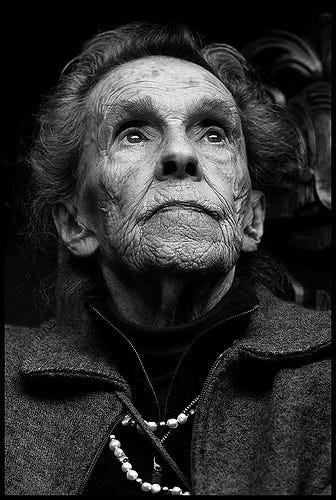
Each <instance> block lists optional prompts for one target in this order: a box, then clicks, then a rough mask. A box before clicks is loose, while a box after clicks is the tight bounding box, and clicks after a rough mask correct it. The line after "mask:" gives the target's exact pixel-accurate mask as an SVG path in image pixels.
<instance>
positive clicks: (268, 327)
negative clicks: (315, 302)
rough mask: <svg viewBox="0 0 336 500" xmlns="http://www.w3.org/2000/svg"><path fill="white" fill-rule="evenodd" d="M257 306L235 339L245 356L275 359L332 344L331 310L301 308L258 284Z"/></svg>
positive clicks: (299, 355) (300, 355) (313, 350)
mask: <svg viewBox="0 0 336 500" xmlns="http://www.w3.org/2000/svg"><path fill="white" fill-rule="evenodd" d="M257 295H258V299H259V309H258V312H257V314H255V315H253V316H252V318H251V322H250V325H249V328H248V331H247V335H246V336H245V337H244V338H243V339H241V340H240V341H238V342H237V347H238V348H239V350H240V351H241V352H244V354H245V356H247V357H253V358H260V359H268V360H272V359H274V360H276V359H284V358H291V359H294V358H302V357H304V356H309V355H311V354H313V353H315V352H318V351H321V350H323V349H325V348H326V347H328V346H330V344H331V333H330V314H329V313H328V312H326V311H315V310H312V309H307V308H303V307H302V306H299V305H297V304H295V303H293V302H288V301H284V300H281V299H279V298H278V297H276V296H274V295H273V294H272V293H271V292H270V291H269V290H268V289H267V288H265V287H263V286H260V287H258V288H257Z"/></svg>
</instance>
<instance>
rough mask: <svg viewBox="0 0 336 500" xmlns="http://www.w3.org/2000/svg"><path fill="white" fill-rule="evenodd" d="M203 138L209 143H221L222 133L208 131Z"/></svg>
mask: <svg viewBox="0 0 336 500" xmlns="http://www.w3.org/2000/svg"><path fill="white" fill-rule="evenodd" d="M205 137H206V138H207V140H208V141H209V142H222V141H223V139H224V132H223V131H219V130H208V131H207V133H206V134H205Z"/></svg>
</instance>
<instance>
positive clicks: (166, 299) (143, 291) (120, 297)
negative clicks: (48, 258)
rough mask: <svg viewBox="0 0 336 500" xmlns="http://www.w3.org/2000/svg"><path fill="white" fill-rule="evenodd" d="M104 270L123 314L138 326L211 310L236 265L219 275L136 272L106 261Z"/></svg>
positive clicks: (176, 321)
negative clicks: (189, 275)
mask: <svg viewBox="0 0 336 500" xmlns="http://www.w3.org/2000/svg"><path fill="white" fill-rule="evenodd" d="M102 272H103V276H104V279H105V283H106V285H107V287H108V290H109V293H110V295H111V298H112V300H113V303H114V305H115V307H116V308H117V310H118V312H119V314H120V315H121V316H123V317H124V318H126V319H127V320H128V321H130V322H131V323H135V324H137V325H139V326H173V325H178V324H179V323H184V322H188V321H191V320H195V319H197V318H199V317H200V316H203V315H204V314H205V313H207V312H208V311H210V310H211V309H212V308H213V307H214V306H215V305H216V304H217V303H218V302H219V301H220V300H221V299H222V298H223V297H224V295H225V294H226V293H227V292H228V290H229V289H230V287H231V284H232V281H233V277H234V272H235V268H233V269H231V271H230V272H229V273H228V274H227V275H225V276H224V277H223V276H221V277H220V278H219V279H218V277H216V278H213V277H211V278H208V279H206V277H204V275H203V276H201V277H192V278H188V279H186V278H185V277H179V276H175V275H171V274H161V273H157V274H156V273H152V272H151V273H148V275H144V274H142V275H136V276H134V275H130V274H129V273H127V272H125V273H121V272H120V271H119V272H114V271H113V270H111V269H110V268H109V267H107V266H106V265H104V264H102Z"/></svg>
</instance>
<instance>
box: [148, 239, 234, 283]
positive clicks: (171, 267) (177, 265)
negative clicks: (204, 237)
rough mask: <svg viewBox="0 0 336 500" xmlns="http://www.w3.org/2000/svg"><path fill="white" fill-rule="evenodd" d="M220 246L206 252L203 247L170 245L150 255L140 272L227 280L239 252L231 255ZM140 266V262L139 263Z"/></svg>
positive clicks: (232, 252) (206, 249)
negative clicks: (218, 277) (224, 277)
mask: <svg viewBox="0 0 336 500" xmlns="http://www.w3.org/2000/svg"><path fill="white" fill-rule="evenodd" d="M226 250H227V249H226V247H223V246H221V247H219V245H218V244H213V245H212V246H211V247H210V248H209V245H207V246H204V248H202V246H201V245H195V244H193V245H186V244H185V245H183V246H179V247H176V245H174V246H173V245H169V246H168V245H167V246H166V247H165V248H162V247H160V248H157V249H156V250H155V251H154V252H153V253H152V254H151V255H148V254H147V255H146V258H144V259H143V261H142V264H141V265H140V268H141V270H142V272H144V271H150V272H153V273H170V274H172V275H175V276H181V277H182V276H186V275H187V276H197V275H198V276H212V275H217V276H224V275H225V274H227V273H228V272H229V271H230V270H231V269H232V268H233V267H234V265H235V263H236V261H237V260H238V257H239V252H237V251H236V249H234V248H232V251H231V252H228V251H226ZM139 264H140V262H139Z"/></svg>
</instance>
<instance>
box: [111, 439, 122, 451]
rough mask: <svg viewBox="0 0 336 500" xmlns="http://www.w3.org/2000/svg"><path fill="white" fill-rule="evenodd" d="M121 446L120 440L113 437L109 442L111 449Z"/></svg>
mask: <svg viewBox="0 0 336 500" xmlns="http://www.w3.org/2000/svg"><path fill="white" fill-rule="evenodd" d="M119 446H120V441H118V439H111V441H110V443H109V448H110V450H112V451H113V450H114V449H115V448H118V447H119Z"/></svg>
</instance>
